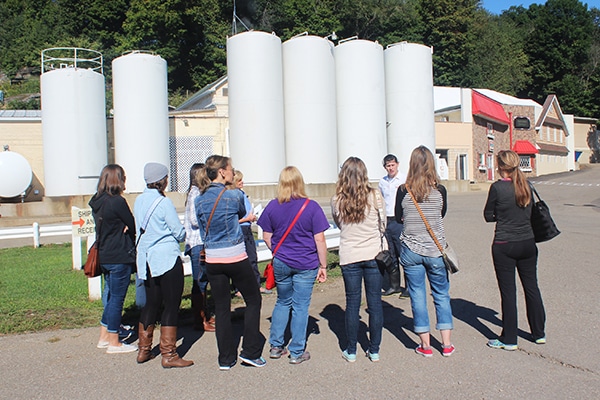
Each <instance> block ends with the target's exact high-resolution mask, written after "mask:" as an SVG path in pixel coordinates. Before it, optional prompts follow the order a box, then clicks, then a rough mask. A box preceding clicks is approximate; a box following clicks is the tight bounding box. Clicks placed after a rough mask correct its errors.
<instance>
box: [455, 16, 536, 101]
mask: <svg viewBox="0 0 600 400" xmlns="http://www.w3.org/2000/svg"><path fill="white" fill-rule="evenodd" d="M475 15H476V19H475V23H474V27H473V29H474V34H475V37H477V40H476V41H475V42H474V44H473V50H472V52H471V53H469V55H468V68H467V69H466V70H465V73H466V76H465V82H466V83H467V85H468V86H470V87H480V88H489V89H493V90H497V91H499V92H502V93H507V94H510V95H516V94H517V93H518V92H519V91H521V90H523V89H524V88H525V87H526V86H527V84H528V83H529V82H530V75H529V74H530V72H531V68H530V67H529V59H528V57H527V54H526V53H525V50H524V41H525V40H524V37H523V35H522V33H523V32H521V31H520V30H519V29H517V26H516V24H515V23H514V22H513V21H512V20H511V19H509V18H504V17H502V16H500V17H499V16H492V15H490V14H489V13H488V12H487V11H485V10H477V11H476V14H475Z"/></svg>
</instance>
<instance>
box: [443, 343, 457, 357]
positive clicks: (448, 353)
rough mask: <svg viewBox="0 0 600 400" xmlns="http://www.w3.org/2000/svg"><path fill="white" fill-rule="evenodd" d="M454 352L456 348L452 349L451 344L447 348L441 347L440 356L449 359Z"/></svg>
mask: <svg viewBox="0 0 600 400" xmlns="http://www.w3.org/2000/svg"><path fill="white" fill-rule="evenodd" d="M454 350H456V348H455V347H454V345H453V344H451V345H450V346H448V347H444V346H442V355H443V356H444V357H450V356H451V355H452V354H454Z"/></svg>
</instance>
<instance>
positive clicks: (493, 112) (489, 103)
mask: <svg viewBox="0 0 600 400" xmlns="http://www.w3.org/2000/svg"><path fill="white" fill-rule="evenodd" d="M472 93H473V95H472V102H473V115H478V116H480V117H482V118H485V119H489V120H491V121H494V122H497V123H500V124H503V125H509V124H510V120H509V119H508V116H507V115H506V112H505V111H504V108H502V105H501V104H500V103H498V102H496V101H494V100H492V99H490V98H489V97H486V96H484V95H482V94H481V93H479V92H476V91H475V90H473V91H472Z"/></svg>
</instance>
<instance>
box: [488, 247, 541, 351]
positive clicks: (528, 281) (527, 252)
mask: <svg viewBox="0 0 600 400" xmlns="http://www.w3.org/2000/svg"><path fill="white" fill-rule="evenodd" d="M537 257H538V250H537V246H536V245H535V241H534V240H533V239H529V240H523V241H520V242H499V243H494V244H493V245H492V258H493V260H494V269H495V270H496V278H497V279H498V288H499V289H500V297H501V300H502V334H501V335H500V338H499V339H500V341H501V342H503V343H505V344H517V287H516V278H515V267H516V269H517V272H518V274H519V278H521V284H522V285H523V291H524V292H525V307H526V309H527V321H528V322H529V328H530V329H531V335H532V336H533V339H534V340H535V339H539V338H542V337H544V336H545V332H544V326H545V323H546V313H545V311H544V303H543V302H542V295H541V293H540V289H539V287H538V282H537Z"/></svg>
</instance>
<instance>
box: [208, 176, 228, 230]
mask: <svg viewBox="0 0 600 400" xmlns="http://www.w3.org/2000/svg"><path fill="white" fill-rule="evenodd" d="M226 190H227V188H226V187H224V188H223V190H221V193H219V195H218V196H217V200H215V205H214V206H213V208H212V211H211V212H210V216H209V217H208V220H207V221H206V233H205V234H204V240H205V241H206V238H207V237H208V227H209V226H210V221H212V218H213V215H215V210H216V209H217V204H218V203H219V200H221V196H223V193H225V191H226Z"/></svg>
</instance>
